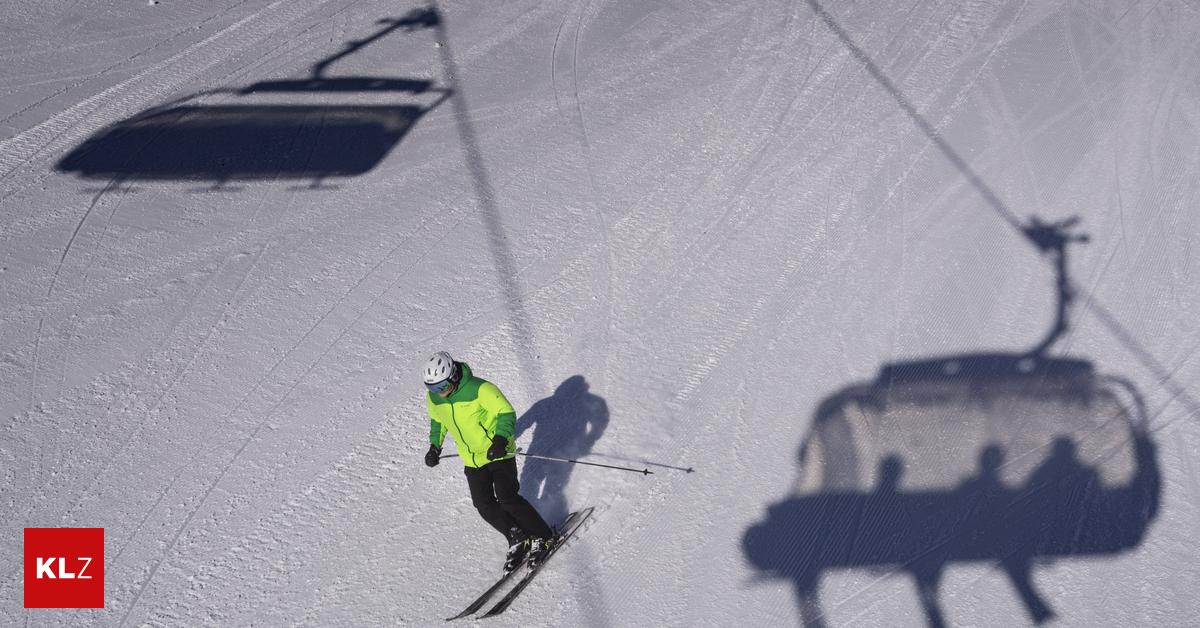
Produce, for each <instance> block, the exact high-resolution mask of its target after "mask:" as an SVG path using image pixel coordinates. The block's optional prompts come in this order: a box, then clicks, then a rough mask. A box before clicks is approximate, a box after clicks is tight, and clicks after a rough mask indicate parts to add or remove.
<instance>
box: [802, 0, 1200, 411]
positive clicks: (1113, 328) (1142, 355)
mask: <svg viewBox="0 0 1200 628" xmlns="http://www.w3.org/2000/svg"><path fill="white" fill-rule="evenodd" d="M806 2H807V3H808V5H809V7H810V8H811V9H812V10H813V13H814V14H815V15H816V16H817V17H818V18H820V19H821V21H822V22H824V24H825V26H826V27H827V28H829V30H830V31H831V32H832V33H833V34H834V35H835V36H837V38H838V39H839V40H840V41H841V42H842V45H844V46H845V47H846V50H848V51H849V52H850V54H851V55H852V56H853V57H854V58H855V59H857V60H858V62H859V63H861V64H862V65H863V68H865V69H866V71H867V73H868V74H870V75H871V77H872V78H874V79H875V81H876V82H877V83H879V85H880V86H881V87H883V89H884V90H885V91H887V93H888V94H889V95H891V97H892V98H893V99H895V101H896V104H897V105H899V107H900V109H901V110H902V111H904V113H905V114H906V115H907V116H908V117H909V118H910V119H911V120H912V121H913V124H915V125H916V126H917V128H918V129H920V131H921V132H922V133H924V134H925V136H926V137H928V138H929V140H930V141H931V142H933V144H934V145H935V146H937V148H938V150H939V151H941V153H942V155H944V156H945V157H946V159H947V160H949V161H950V163H951V164H952V165H953V166H954V167H955V169H957V170H958V171H959V172H960V173H961V174H962V175H963V177H964V178H965V179H966V180H967V182H968V183H970V185H971V187H973V188H975V190H976V191H978V192H979V195H980V196H981V197H983V200H984V201H985V202H986V203H987V205H988V206H989V207H991V208H992V210H993V211H995V212H996V214H998V215H999V216H1000V218H1002V219H1003V220H1004V221H1005V222H1007V223H1008V224H1009V226H1011V227H1013V228H1014V229H1016V230H1018V231H1020V232H1021V233H1022V234H1023V235H1025V236H1026V238H1028V239H1029V240H1030V241H1031V242H1032V243H1033V244H1034V245H1035V246H1037V247H1038V249H1039V250H1041V251H1043V252H1046V251H1047V249H1046V248H1044V247H1043V246H1042V242H1039V241H1038V239H1037V232H1036V229H1037V227H1038V226H1039V223H1037V220H1036V219H1034V221H1033V224H1031V225H1024V224H1022V221H1021V220H1020V219H1019V218H1018V217H1017V215H1016V213H1015V212H1014V211H1012V210H1011V209H1010V208H1009V207H1008V206H1007V205H1006V204H1005V203H1004V201H1002V200H1001V199H1000V196H999V195H997V194H996V192H995V191H994V190H992V188H991V187H990V186H988V185H987V183H986V182H984V180H983V178H982V177H981V176H979V174H978V173H977V172H975V170H974V169H973V168H972V167H971V165H970V164H969V163H967V160H966V159H964V158H963V157H962V155H960V154H959V153H958V151H956V150H954V147H953V146H951V145H950V143H949V142H947V141H946V139H945V138H943V137H942V135H941V133H939V132H938V130H937V128H936V127H934V126H933V125H932V124H930V123H929V121H928V120H926V119H925V117H924V116H922V115H921V113H920V112H919V111H917V108H916V107H915V106H913V104H912V102H911V101H909V99H908V98H907V97H906V96H905V95H904V92H902V91H901V90H900V89H899V88H898V87H896V85H895V84H894V83H893V82H892V81H891V80H890V79H889V78H888V76H887V74H885V73H884V72H883V70H882V69H881V68H880V67H879V65H878V64H876V63H875V61H874V59H872V58H871V56H870V55H868V54H867V53H866V51H864V50H863V49H862V48H860V47H859V46H858V44H857V43H855V41H854V39H853V38H852V37H851V36H850V34H849V33H848V32H847V31H846V29H845V28H842V25H841V24H839V23H838V21H837V20H836V19H835V18H834V17H833V15H832V14H831V13H830V12H829V11H828V10H827V9H826V8H825V7H824V5H822V4H821V3H820V2H819V1H818V0H806ZM1057 226H1059V227H1064V226H1065V227H1069V226H1070V224H1069V223H1067V224H1064V223H1059V225H1057ZM1063 263H1064V264H1065V260H1064V261H1063ZM1060 276H1061V275H1060ZM1062 289H1063V291H1064V292H1067V293H1074V289H1073V288H1072V287H1071V285H1070V284H1065V285H1063V286H1062ZM1088 305H1089V311H1090V312H1092V313H1094V314H1095V315H1096V317H1097V318H1098V319H1099V320H1100V322H1101V323H1102V324H1103V325H1104V326H1105V327H1107V328H1108V330H1109V333H1110V334H1111V335H1112V336H1113V337H1115V338H1116V339H1117V341H1118V342H1120V343H1121V344H1122V345H1124V346H1125V348H1127V349H1128V350H1129V351H1130V352H1131V353H1132V354H1133V355H1134V357H1135V358H1136V359H1137V360H1138V361H1139V362H1141V363H1142V365H1143V366H1144V367H1146V369H1147V370H1149V371H1150V372H1151V373H1152V374H1153V375H1154V376H1155V378H1156V379H1157V380H1158V382H1159V383H1160V385H1162V386H1163V387H1165V388H1167V389H1168V391H1169V392H1170V393H1171V395H1172V399H1177V400H1179V401H1180V402H1181V403H1182V404H1183V405H1184V406H1185V407H1186V409H1187V411H1188V415H1189V416H1190V417H1193V418H1194V417H1197V416H1200V401H1198V400H1197V399H1196V398H1195V397H1193V396H1192V395H1191V394H1190V393H1189V392H1188V391H1187V389H1186V387H1185V386H1183V385H1181V384H1180V383H1179V382H1178V381H1176V378H1175V376H1174V374H1173V373H1172V372H1171V371H1170V370H1169V369H1167V368H1165V367H1164V366H1163V365H1162V363H1161V362H1159V361H1158V360H1157V359H1156V358H1155V357H1154V356H1153V355H1151V354H1150V352H1149V351H1147V350H1146V349H1145V348H1144V347H1143V346H1142V345H1141V343H1139V342H1138V341H1137V340H1136V339H1135V338H1134V337H1133V335H1132V334H1131V333H1129V331H1128V330H1127V329H1126V328H1125V327H1123V326H1122V325H1121V324H1120V323H1119V322H1118V321H1117V320H1116V318H1115V317H1113V315H1112V314H1111V312H1109V311H1108V310H1107V309H1106V308H1105V307H1104V306H1103V304H1101V303H1099V302H1097V301H1096V300H1095V299H1094V298H1089V304H1088ZM1059 320H1063V317H1062V312H1061V310H1060V313H1059ZM1063 331H1065V329H1064V330H1060V331H1059V332H1058V333H1057V334H1055V333H1054V332H1051V333H1052V334H1054V335H1053V336H1052V338H1057V337H1058V336H1061V334H1062V332H1063ZM1052 341H1053V340H1052V339H1049V342H1052ZM1049 342H1044V343H1043V346H1040V349H1038V350H1035V352H1044V351H1045V350H1046V349H1047V348H1048V347H1049Z"/></svg>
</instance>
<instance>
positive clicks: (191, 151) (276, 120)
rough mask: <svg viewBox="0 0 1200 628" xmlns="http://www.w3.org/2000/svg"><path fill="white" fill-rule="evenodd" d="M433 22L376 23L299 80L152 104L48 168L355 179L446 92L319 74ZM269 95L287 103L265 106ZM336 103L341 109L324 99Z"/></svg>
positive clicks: (432, 16) (130, 174)
mask: <svg viewBox="0 0 1200 628" xmlns="http://www.w3.org/2000/svg"><path fill="white" fill-rule="evenodd" d="M437 23H438V15H437V14H436V13H435V12H431V11H430V10H428V9H417V10H414V11H412V12H410V13H409V14H408V15H407V16H405V17H401V18H385V19H382V20H379V24H380V25H381V27H380V29H379V30H377V31H376V32H375V33H373V34H371V35H370V36H369V37H367V38H365V39H362V40H357V41H350V42H347V43H346V44H345V45H344V46H343V49H342V50H341V51H339V52H337V53H336V54H333V55H331V56H329V57H326V58H325V59H322V60H320V61H318V62H317V63H315V64H313V66H312V67H311V70H310V75H309V76H308V77H306V78H302V79H275V80H264V81H258V82H256V83H253V84H251V85H248V86H246V87H243V88H240V89H218V90H212V91H208V92H204V93H199V94H193V95H190V96H187V97H184V98H181V99H178V100H176V101H174V102H171V103H166V104H163V105H160V106H157V107H153V108H151V109H148V110H146V111H143V112H142V113H139V114H138V115H135V116H133V117H131V118H128V119H126V120H121V121H119V122H116V123H115V124H112V125H110V126H108V127H106V128H104V129H101V130H100V131H98V132H97V133H96V134H94V135H93V136H92V137H91V138H89V139H88V140H86V141H85V142H84V143H82V144H80V145H79V146H77V147H75V148H74V149H73V150H71V151H70V152H69V153H67V154H66V155H65V156H64V157H63V158H62V159H61V160H59V162H58V163H57V165H56V169H57V170H58V171H60V172H66V173H73V174H75V175H77V176H79V177H81V178H84V179H111V180H115V181H129V180H184V181H211V182H214V183H215V184H216V185H217V186H218V187H220V186H221V185H223V184H224V183H225V182H228V181H247V180H264V179H311V180H312V181H313V185H312V186H310V187H312V188H317V187H320V185H319V184H320V182H321V180H323V179H326V178H329V177H354V176H359V175H362V174H365V173H367V172H369V171H371V170H372V169H374V168H376V167H377V166H378V165H379V164H380V163H382V162H383V160H384V159H385V158H386V157H387V156H388V154H389V153H390V152H391V151H392V149H393V148H394V147H395V146H396V145H397V144H398V143H399V142H400V141H401V140H402V139H403V138H404V136H405V135H406V134H407V133H408V132H409V131H410V130H411V129H412V127H413V125H415V124H416V123H417V121H418V120H419V119H420V118H421V117H422V116H423V115H424V114H426V113H428V112H429V111H432V110H433V109H435V108H436V107H437V106H438V105H440V104H441V103H442V102H445V100H446V99H448V98H449V97H450V95H451V94H450V91H449V90H447V89H444V88H440V87H438V86H437V85H436V84H435V83H434V82H433V81H429V80H425V79H417V78H404V77H388V76H353V75H351V76H328V75H327V74H326V73H327V71H328V69H329V67H330V66H331V65H332V64H333V63H334V62H336V61H339V60H341V59H344V58H346V57H348V56H350V55H352V54H354V53H356V52H358V51H360V50H361V49H363V48H364V47H366V46H368V45H370V44H372V43H374V42H377V41H379V40H381V39H383V38H384V37H386V36H387V35H389V34H391V33H393V32H395V31H397V30H408V31H414V30H420V29H426V28H431V27H432V26H434V25H436V24H437ZM355 94H357V95H358V96H353V95H355ZM392 94H406V95H408V96H406V99H407V100H409V101H411V100H412V96H418V95H422V94H434V95H436V99H435V100H434V101H433V102H432V103H431V104H427V105H422V104H419V103H416V102H379V101H381V100H392V98H390V95H392ZM279 95H282V98H283V99H285V100H290V101H291V102H283V103H280V102H274V101H277V100H280V96H279ZM341 96H345V98H344V100H348V101H350V102H342V103H331V102H329V101H330V100H331V99H332V98H334V97H341ZM367 99H371V100H373V102H367ZM214 101H215V102H214ZM264 101H266V102H264ZM306 101H307V102H306Z"/></svg>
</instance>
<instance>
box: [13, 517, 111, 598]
mask: <svg viewBox="0 0 1200 628" xmlns="http://www.w3.org/2000/svg"><path fill="white" fill-rule="evenodd" d="M25 608H104V528H25Z"/></svg>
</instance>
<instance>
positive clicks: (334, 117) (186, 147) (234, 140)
mask: <svg viewBox="0 0 1200 628" xmlns="http://www.w3.org/2000/svg"><path fill="white" fill-rule="evenodd" d="M422 113H424V110H423V109H421V108H419V107H416V106H411V105H376V106H362V105H349V106H339V105H219V106H211V105H210V106H196V105H183V106H175V107H169V108H166V109H163V110H161V111H151V112H149V113H146V114H144V115H141V116H137V117H134V118H131V119H129V120H125V121H122V122H119V123H117V124H115V125H113V126H111V127H109V128H108V129H105V130H103V131H101V132H100V133H98V134H97V135H96V136H95V137H93V138H92V139H90V140H88V141H87V142H85V143H84V144H82V145H80V146H79V147H78V148H76V149H75V150H73V151H72V152H71V153H69V154H68V155H67V156H65V157H64V158H63V159H62V161H60V162H59V165H58V169H59V170H60V171H63V172H73V173H76V174H78V175H79V176H81V177H83V178H90V179H98V178H110V177H122V178H126V179H182V180H208V181H231V180H246V179H266V178H284V179H288V178H291V179H308V178H324V177H334V176H342V177H349V176H357V175H361V174H364V173H366V172H368V171H370V170H371V169H373V168H374V167H376V166H377V165H378V164H379V163H380V162H381V161H382V160H383V159H384V157H386V156H387V155H388V153H389V152H390V151H391V150H392V148H393V147H394V146H395V145H396V144H397V143H399V141H400V140H401V138H403V137H404V135H405V134H406V133H407V132H408V130H409V129H411V128H412V125H413V124H414V123H415V122H416V121H417V120H418V119H419V118H420V117H421V115H422Z"/></svg>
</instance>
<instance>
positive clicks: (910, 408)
mask: <svg viewBox="0 0 1200 628" xmlns="http://www.w3.org/2000/svg"><path fill="white" fill-rule="evenodd" d="M1073 224H1074V223H1073V222H1072V221H1064V222H1061V223H1056V224H1046V223H1041V222H1039V221H1037V220H1036V219H1035V220H1034V221H1033V222H1032V223H1031V225H1030V226H1029V227H1028V228H1027V229H1026V234H1027V235H1028V236H1029V237H1030V239H1031V240H1033V241H1034V243H1035V244H1036V245H1037V246H1038V248H1039V250H1041V251H1042V252H1043V253H1048V254H1050V257H1051V260H1052V262H1053V263H1054V265H1055V269H1056V271H1057V274H1058V280H1057V283H1056V285H1057V287H1058V297H1059V302H1058V308H1057V315H1056V319H1055V321H1054V324H1053V326H1052V328H1051V331H1050V333H1049V334H1048V335H1047V336H1046V337H1045V339H1044V340H1042V341H1041V342H1039V344H1038V345H1037V347H1036V348H1035V349H1034V350H1033V351H1030V352H1025V353H975V354H963V355H957V356H944V357H935V358H930V359H924V360H915V361H910V362H901V363H894V364H888V365H884V366H883V367H882V368H881V369H880V370H879V373H878V376H877V377H876V378H875V380H874V381H871V382H867V383H861V384H855V385H851V386H848V387H846V388H844V389H842V390H840V391H838V392H836V393H835V394H833V395H832V396H830V397H828V398H827V399H825V400H824V401H823V402H822V403H821V404H820V405H819V406H818V408H817V411H816V414H815V416H814V418H813V421H812V424H811V428H810V432H809V433H808V434H807V435H806V436H805V438H804V440H803V442H802V444H801V448H800V457H799V469H798V474H797V477H796V481H795V484H794V485H793V487H792V490H791V492H790V495H789V496H788V497H787V498H785V499H784V500H782V501H780V502H778V503H775V504H772V505H770V506H769V507H768V509H767V512H766V517H765V518H764V519H763V520H762V521H760V522H759V523H757V524H756V525H754V526H752V527H750V528H749V529H748V530H746V532H745V534H744V536H743V538H742V544H743V550H744V552H745V555H746V558H747V560H748V561H749V562H750V564H751V565H753V566H754V567H755V568H756V569H757V570H758V571H759V572H760V574H761V575H762V576H764V577H768V578H780V579H784V580H789V581H791V584H792V587H793V590H794V591H795V594H796V597H797V602H798V604H799V608H800V615H801V619H802V621H803V622H804V624H805V625H807V626H810V627H811V626H820V625H822V624H823V623H824V622H823V618H824V611H823V610H822V609H821V607H820V604H819V600H818V592H819V589H820V583H821V580H822V578H823V576H824V575H825V574H827V573H830V572H832V571H837V570H845V569H869V570H883V571H889V572H901V573H908V574H910V575H911V576H912V577H913V579H914V580H915V581H916V584H917V592H918V595H919V598H920V603H921V605H922V607H923V609H924V611H925V615H926V619H927V620H928V622H929V624H930V625H931V626H935V627H936V626H944V625H946V619H945V617H944V616H943V613H942V609H941V605H940V603H939V600H938V586H939V582H940V581H941V579H942V575H943V574H944V572H945V570H946V568H947V567H949V566H950V565H952V564H959V563H971V562H981V563H992V564H994V565H996V566H997V567H999V568H1001V569H1002V570H1003V571H1004V572H1005V574H1006V575H1007V576H1008V579H1009V581H1010V582H1011V583H1012V586H1013V588H1014V590H1015V592H1016V594H1017V595H1018V597H1019V598H1020V599H1021V601H1022V602H1023V604H1024V605H1025V608H1026V609H1027V611H1028V613H1029V615H1030V618H1031V619H1032V620H1033V621H1035V622H1038V623H1041V622H1043V621H1046V620H1047V619H1049V618H1051V617H1053V616H1054V611H1053V610H1052V607H1051V605H1050V602H1049V601H1047V600H1046V599H1044V598H1043V597H1042V596H1041V594H1040V593H1039V592H1038V591H1037V589H1036V587H1035V586H1034V581H1033V578H1032V570H1033V568H1034V567H1035V566H1036V565H1038V564H1041V563H1044V562H1047V561H1053V560H1060V559H1065V558H1069V557H1083V556H1108V555H1114V554H1118V553H1121V552H1125V551H1129V550H1130V549H1132V548H1134V547H1136V546H1137V545H1138V544H1140V543H1141V542H1142V540H1143V539H1144V538H1145V535H1146V533H1147V531H1148V529H1149V527H1150V524H1151V522H1152V521H1153V520H1154V518H1155V516H1156V515H1157V513H1158V508H1159V499H1160V495H1161V483H1162V478H1161V473H1160V470H1159V466H1158V460H1157V456H1156V453H1155V447H1154V444H1153V442H1152V441H1151V438H1150V432H1149V430H1148V426H1147V417H1146V410H1145V404H1144V402H1143V400H1142V398H1141V395H1140V394H1139V393H1138V391H1137V390H1136V389H1135V388H1134V387H1133V386H1132V384H1130V383H1128V382H1126V381H1124V380H1122V379H1120V378H1116V377H1111V376H1102V375H1098V374H1097V373H1096V372H1095V370H1094V368H1093V366H1092V365H1091V364H1090V363H1089V362H1087V361H1084V360H1080V359H1074V358H1066V357H1060V358H1052V357H1048V356H1047V355H1045V350H1046V349H1047V348H1048V347H1050V346H1051V345H1052V344H1053V343H1054V342H1055V341H1056V340H1057V339H1058V338H1059V337H1061V335H1062V334H1063V333H1064V332H1065V331H1066V329H1067V320H1068V306H1069V304H1070V302H1071V300H1072V294H1071V290H1070V283H1069V282H1068V281H1067V280H1066V277H1065V273H1066V263H1065V255H1066V252H1065V250H1066V246H1067V244H1069V243H1071V242H1082V241H1085V240H1084V239H1083V238H1082V237H1080V236H1070V235H1069V234H1068V233H1067V230H1068V229H1069V228H1070V227H1071V226H1072V225H1073ZM1051 236H1053V237H1051ZM977 619H978V618H977Z"/></svg>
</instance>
